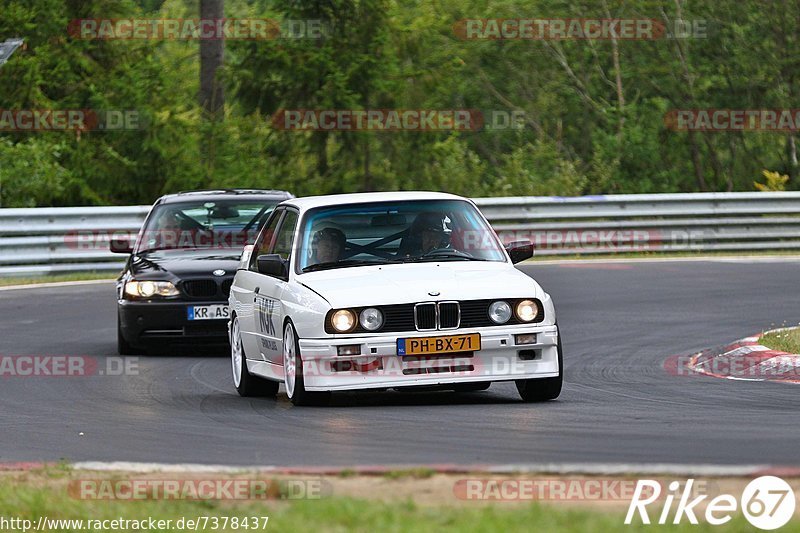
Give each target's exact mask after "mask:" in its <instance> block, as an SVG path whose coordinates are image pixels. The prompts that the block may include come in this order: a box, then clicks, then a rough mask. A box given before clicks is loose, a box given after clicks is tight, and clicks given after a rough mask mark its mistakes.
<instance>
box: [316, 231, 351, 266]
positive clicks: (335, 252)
mask: <svg viewBox="0 0 800 533" xmlns="http://www.w3.org/2000/svg"><path fill="white" fill-rule="evenodd" d="M345 242H347V237H346V236H345V234H344V232H342V230H340V229H337V228H323V229H321V230H319V231H318V232H316V233H315V234H314V237H313V239H312V240H311V261H310V263H309V264H312V265H314V264H317V263H333V262H336V261H339V260H340V259H341V257H342V253H343V252H344V245H345Z"/></svg>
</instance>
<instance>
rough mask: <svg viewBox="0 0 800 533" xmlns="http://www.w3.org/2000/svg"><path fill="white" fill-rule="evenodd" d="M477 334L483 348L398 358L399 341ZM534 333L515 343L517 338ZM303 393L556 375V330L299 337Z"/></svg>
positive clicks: (512, 328)
mask: <svg viewBox="0 0 800 533" xmlns="http://www.w3.org/2000/svg"><path fill="white" fill-rule="evenodd" d="M466 333H479V334H480V336H481V349H480V350H479V351H475V352H467V353H458V354H446V355H436V356H424V357H421V356H416V357H414V356H398V355H397V339H399V338H409V337H439V336H445V335H458V334H466ZM531 333H535V334H536V343H535V344H525V345H517V344H516V343H515V335H520V334H531ZM351 345H359V346H360V347H361V355H357V356H340V355H338V354H337V348H338V347H339V346H351ZM300 353H301V355H302V359H303V377H304V381H305V387H306V390H309V391H336V390H356V389H373V388H395V387H409V386H415V385H440V384H449V383H470V382H480V381H507V380H516V379H531V378H548V377H557V376H558V373H559V368H558V365H559V362H558V330H557V328H556V326H554V325H550V326H535V325H534V326H507V327H502V328H501V327H493V328H476V329H469V330H467V329H465V330H457V331H434V332H427V333H421V332H407V333H397V334H392V335H380V336H362V337H348V338H335V339H334V338H331V339H301V340H300Z"/></svg>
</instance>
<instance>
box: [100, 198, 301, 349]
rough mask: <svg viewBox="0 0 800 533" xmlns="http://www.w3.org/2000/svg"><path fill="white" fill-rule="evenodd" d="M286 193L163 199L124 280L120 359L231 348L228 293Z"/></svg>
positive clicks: (118, 243) (115, 247)
mask: <svg viewBox="0 0 800 533" xmlns="http://www.w3.org/2000/svg"><path fill="white" fill-rule="evenodd" d="M288 198H292V195H291V194H290V193H288V192H285V191H267V190H249V189H248V190H245V189H228V190H208V191H190V192H181V193H177V194H168V195H165V196H162V197H161V198H159V199H158V200H157V201H156V202H155V204H154V205H153V207H152V209H151V210H150V213H149V214H148V215H147V218H146V219H145V221H144V224H143V225H142V229H141V230H140V231H139V234H138V236H137V238H136V241H135V243H131V242H130V241H128V240H124V239H115V240H112V241H111V244H110V246H111V251H112V252H116V253H126V254H129V257H128V260H127V262H126V264H125V267H124V269H123V271H122V273H121V274H120V277H119V278H118V279H117V347H118V351H119V353H120V355H130V354H133V353H146V352H147V350H148V348H152V347H155V346H158V347H160V348H161V347H165V346H173V345H185V344H194V343H202V344H225V343H227V342H228V336H227V324H228V315H229V310H228V303H227V302H228V293H229V292H230V287H231V283H232V282H233V276H234V274H236V267H237V265H238V263H239V258H240V256H241V254H242V250H243V248H244V246H245V245H246V244H248V243H252V242H253V240H254V239H255V236H256V235H257V234H258V231H259V230H260V229H261V225H262V224H263V223H264V222H265V221H266V220H267V218H268V217H269V215H270V213H271V212H272V210H273V209H274V207H275V206H276V205H277V204H278V203H279V202H281V201H283V200H285V199H288Z"/></svg>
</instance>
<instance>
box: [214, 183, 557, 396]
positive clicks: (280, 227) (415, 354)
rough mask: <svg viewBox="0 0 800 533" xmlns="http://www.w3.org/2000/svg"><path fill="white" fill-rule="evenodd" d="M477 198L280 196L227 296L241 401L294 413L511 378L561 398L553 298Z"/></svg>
mask: <svg viewBox="0 0 800 533" xmlns="http://www.w3.org/2000/svg"><path fill="white" fill-rule="evenodd" d="M532 255H533V246H532V245H531V243H530V242H528V241H521V242H515V243H511V244H509V245H507V248H504V247H503V245H502V243H501V241H500V239H499V238H498V237H497V235H496V234H495V232H494V231H493V230H492V228H491V227H490V226H489V224H488V222H487V221H486V219H485V218H484V217H483V215H482V214H481V213H480V211H479V210H478V208H477V207H476V206H475V204H474V203H473V202H472V201H470V200H468V199H465V198H461V197H459V196H455V195H451V194H445V193H431V192H391V193H359V194H346V195H333V196H319V197H308V198H293V199H290V200H286V201H284V202H282V203H281V204H279V205H278V207H276V208H275V210H274V212H273V214H272V216H271V217H270V219H269V220H268V221H267V222H266V224H265V225H264V227H263V229H262V230H261V233H260V234H259V235H258V237H257V239H256V241H255V243H254V244H253V245H252V247H248V249H246V250H245V252H244V254H243V255H242V259H241V262H240V264H239V269H238V271H237V272H236V276H235V278H234V281H233V286H232V287H231V292H230V300H229V302H230V310H231V319H230V322H229V333H230V344H231V364H232V370H233V381H234V385H235V386H236V389H237V391H238V392H239V394H241V395H242V396H275V395H276V394H277V392H278V387H279V384H280V383H283V384H284V386H285V388H286V394H287V395H288V397H289V399H290V400H291V401H292V402H293V403H294V404H295V405H308V404H320V403H324V402H326V401H327V400H328V399H329V397H330V393H331V392H332V391H345V390H348V391H349V390H359V389H390V388H392V389H397V388H404V387H435V388H441V389H450V390H456V391H476V390H484V389H486V388H488V387H489V385H490V383H491V382H494V381H509V380H513V381H515V382H516V386H517V390H518V391H519V394H520V396H521V397H522V399H523V400H525V401H544V400H550V399H554V398H556V397H557V396H558V395H559V394H560V392H561V384H562V350H561V338H560V335H559V330H558V326H557V324H556V316H555V311H554V308H553V302H552V300H551V299H550V296H549V295H548V294H547V293H545V292H544V290H542V288H541V287H540V286H539V284H538V283H537V282H536V281H534V280H533V279H531V278H530V277H529V276H527V275H525V274H523V273H522V272H520V271H519V270H517V269H516V268H515V267H514V266H513V264H514V263H517V262H519V261H522V260H524V259H527V258H529V257H531V256H532Z"/></svg>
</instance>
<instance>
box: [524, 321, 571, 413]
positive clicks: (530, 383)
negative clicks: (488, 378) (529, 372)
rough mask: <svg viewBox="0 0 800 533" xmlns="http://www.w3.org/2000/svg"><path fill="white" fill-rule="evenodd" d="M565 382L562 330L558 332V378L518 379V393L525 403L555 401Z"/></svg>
mask: <svg viewBox="0 0 800 533" xmlns="http://www.w3.org/2000/svg"><path fill="white" fill-rule="evenodd" d="M563 382H564V357H563V355H562V351H561V330H559V331H558V376H557V377H554V378H539V379H518V380H517V381H516V384H517V391H518V392H519V395H520V396H521V397H522V400H523V401H525V402H546V401H548V400H555V399H556V398H558V396H559V395H560V394H561V386H562V384H563Z"/></svg>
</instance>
